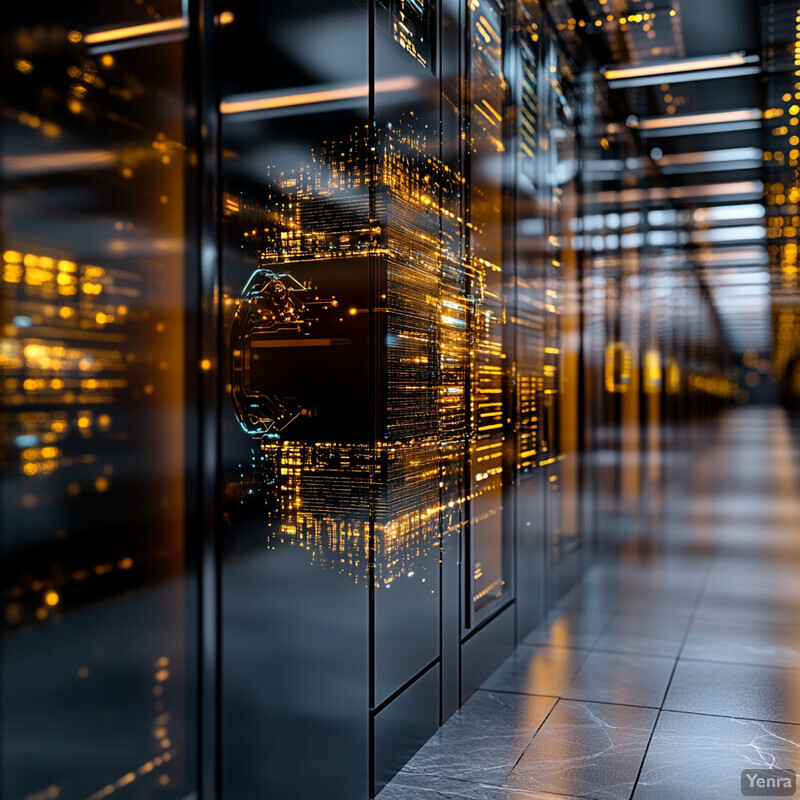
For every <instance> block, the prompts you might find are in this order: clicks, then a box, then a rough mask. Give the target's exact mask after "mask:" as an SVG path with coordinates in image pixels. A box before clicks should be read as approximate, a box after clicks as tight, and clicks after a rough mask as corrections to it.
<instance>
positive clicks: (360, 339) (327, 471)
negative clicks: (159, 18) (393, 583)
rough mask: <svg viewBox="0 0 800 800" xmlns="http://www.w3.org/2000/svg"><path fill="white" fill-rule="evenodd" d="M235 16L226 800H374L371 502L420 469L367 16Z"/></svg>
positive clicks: (337, 0) (226, 461) (225, 449)
mask: <svg viewBox="0 0 800 800" xmlns="http://www.w3.org/2000/svg"><path fill="white" fill-rule="evenodd" d="M225 9H226V10H230V13H231V14H232V15H233V22H232V23H231V24H229V25H227V26H226V27H225V28H224V29H223V32H222V37H221V38H222V53H223V58H222V60H221V66H222V73H221V76H220V77H221V81H222V85H223V92H224V94H223V106H222V110H223V117H222V149H223V167H222V171H223V175H222V177H223V204H222V213H223V220H222V226H223V246H224V251H223V262H222V284H223V308H224V320H223V322H224V336H225V341H226V345H227V346H226V349H225V352H224V353H223V364H225V360H227V359H229V362H228V364H227V365H226V366H224V367H223V369H222V374H223V376H224V380H225V384H226V388H229V390H230V399H231V401H232V402H231V405H230V406H227V407H224V408H223V410H222V461H223V481H224V498H223V504H224V519H225V535H224V543H223V564H222V612H221V613H222V738H223V742H222V745H223V768H222V774H223V796H224V797H225V798H226V800H251V798H253V797H275V798H281V800H301V798H302V799H304V798H310V797H325V798H331V800H334V799H335V798H342V799H343V800H344V799H345V798H351V797H365V796H367V793H368V787H369V758H368V753H369V740H368V737H369V708H370V698H369V688H370V676H369V664H370V658H369V643H370V639H369V633H370V623H369V600H370V592H369V587H370V580H371V577H372V575H371V560H372V548H373V539H372V532H373V527H374V525H375V513H376V501H375V496H376V491H375V487H376V485H377V484H378V483H379V482H381V481H382V482H384V484H385V483H386V481H387V480H391V481H392V482H393V485H394V486H395V487H396V486H398V484H401V483H402V480H401V478H402V476H403V470H404V468H405V466H406V464H405V463H404V462H403V461H402V460H401V459H397V460H390V459H389V454H388V453H387V454H386V458H385V459H383V460H379V459H377V458H376V456H375V452H376V448H375V445H374V436H375V432H374V424H373V421H374V419H375V416H376V414H375V410H376V401H375V393H374V392H373V387H374V385H375V370H376V365H375V363H374V351H373V348H372V342H373V339H372V336H373V325H374V324H375V315H374V314H373V308H374V304H375V303H374V294H375V292H376V291H377V284H376V278H377V275H378V271H377V264H378V259H377V258H373V255H374V254H375V251H376V250H377V247H376V239H377V234H376V231H375V225H374V224H373V219H372V213H371V211H372V208H373V203H372V180H373V177H374V171H373V158H372V152H373V151H372V149H371V148H372V147H373V146H374V138H373V131H372V128H371V126H369V125H368V116H367V115H368V110H369V106H368V103H369V78H368V76H369V64H368V58H367V57H368V54H369V34H370V32H369V25H368V23H369V16H368V14H367V11H366V9H362V8H358V7H356V5H355V4H353V3H352V2H351V1H350V0H301V1H300V2H296V3H293V4H290V5H286V4H278V3H260V4H256V3H252V2H245V1H244V0H242V1H241V2H239V1H237V2H234V3H233V4H228V5H226V6H225ZM394 49H398V48H396V47H394ZM399 55H401V56H402V57H403V58H407V56H406V54H404V53H402V52H400V53H399ZM242 59H245V64H246V66H247V68H243V65H242ZM265 64H266V67H265ZM412 64H413V62H412ZM418 69H420V70H421V68H419V67H418ZM393 88H395V87H389V90H392V89H393ZM306 101H307V102H306ZM237 103H245V104H246V103H250V105H244V106H243V107H244V109H245V110H243V111H238V109H240V108H242V106H239V105H237ZM247 109H251V110H247ZM388 476H391V478H389V477H388ZM394 568H395V569H400V568H401V567H400V566H399V565H397V564H395V565H394ZM382 577H385V576H382ZM276 687H277V689H276Z"/></svg>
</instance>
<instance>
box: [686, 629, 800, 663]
mask: <svg viewBox="0 0 800 800" xmlns="http://www.w3.org/2000/svg"><path fill="white" fill-rule="evenodd" d="M683 656H684V657H686V658H700V659H707V660H709V661H725V662H731V663H742V664H762V665H765V666H771V667H794V668H800V627H797V626H790V625H770V624H761V625H757V624H753V623H749V624H748V623H731V622H720V621H714V622H711V621H708V620H695V621H694V623H693V624H692V628H691V631H690V632H689V636H688V638H687V640H686V646H685V647H684V650H683Z"/></svg>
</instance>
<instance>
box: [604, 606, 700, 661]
mask: <svg viewBox="0 0 800 800" xmlns="http://www.w3.org/2000/svg"><path fill="white" fill-rule="evenodd" d="M688 628H689V620H688V618H687V619H684V618H682V617H681V618H676V617H664V616H653V615H650V614H638V613H630V612H628V611H622V612H620V613H618V614H616V615H615V616H614V617H613V618H612V620H611V622H610V623H609V625H608V627H607V628H606V629H605V630H604V631H603V633H602V635H601V636H600V638H599V639H598V640H597V642H596V643H595V648H596V649H597V650H610V651H614V652H618V653H640V654H642V655H653V656H676V655H678V652H679V651H680V649H681V645H682V643H683V640H684V638H685V636H686V632H687V630H688Z"/></svg>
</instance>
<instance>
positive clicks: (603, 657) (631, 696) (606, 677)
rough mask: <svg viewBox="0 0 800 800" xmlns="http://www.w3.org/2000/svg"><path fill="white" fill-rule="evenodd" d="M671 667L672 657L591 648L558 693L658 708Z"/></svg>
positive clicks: (572, 696)
mask: <svg viewBox="0 0 800 800" xmlns="http://www.w3.org/2000/svg"><path fill="white" fill-rule="evenodd" d="M674 666H675V659H674V658H664V657H662V656H645V655H636V654H632V653H606V652H600V651H598V650H595V651H594V652H592V653H591V654H590V655H589V656H588V657H587V658H586V660H585V661H584V662H583V664H582V665H581V668H580V669H579V670H578V672H577V673H576V674H575V676H574V677H573V678H572V680H571V681H570V682H569V683H568V684H567V686H566V687H565V688H564V690H563V691H562V693H561V696H562V697H568V698H571V699H574V700H593V701H597V702H604V703H618V704H621V705H633V706H650V707H653V708H658V707H659V706H660V705H661V702H662V701H663V699H664V695H665V693H666V691H667V685H668V684H669V678H670V675H671V674H672V668H673V667H674Z"/></svg>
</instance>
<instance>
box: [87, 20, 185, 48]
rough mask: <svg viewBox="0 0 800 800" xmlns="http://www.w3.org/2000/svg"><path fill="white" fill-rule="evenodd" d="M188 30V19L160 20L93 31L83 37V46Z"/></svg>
mask: <svg viewBox="0 0 800 800" xmlns="http://www.w3.org/2000/svg"><path fill="white" fill-rule="evenodd" d="M188 28H189V19H188V17H174V18H172V19H162V20H159V21H158V22H146V23H144V24H142V25H125V26H124V27H122V28H111V29H109V30H105V31H93V32H92V33H87V34H86V35H85V36H84V37H83V42H84V44H87V45H97V44H113V43H115V42H120V41H123V40H126V39H137V38H139V37H142V36H156V35H158V34H162V33H172V32H174V31H184V30H188Z"/></svg>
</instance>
